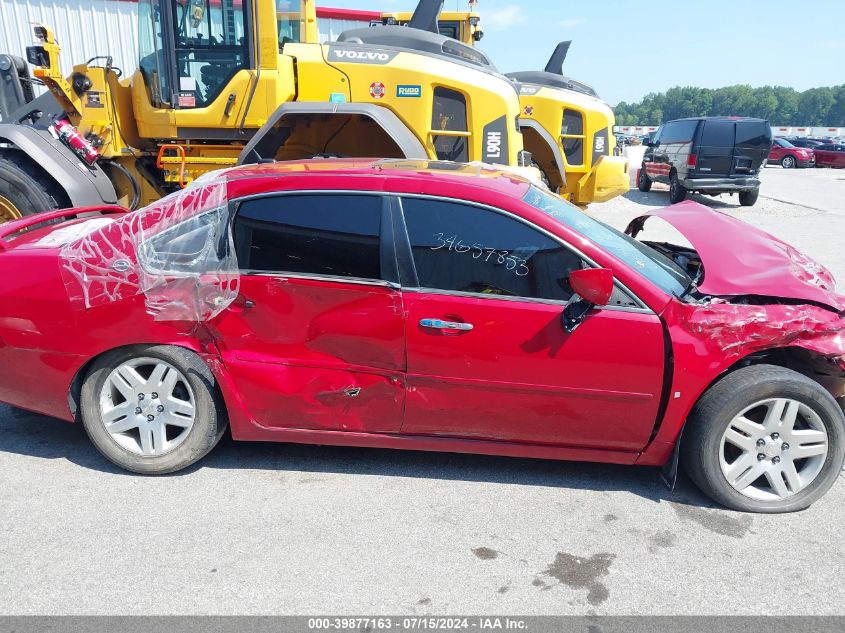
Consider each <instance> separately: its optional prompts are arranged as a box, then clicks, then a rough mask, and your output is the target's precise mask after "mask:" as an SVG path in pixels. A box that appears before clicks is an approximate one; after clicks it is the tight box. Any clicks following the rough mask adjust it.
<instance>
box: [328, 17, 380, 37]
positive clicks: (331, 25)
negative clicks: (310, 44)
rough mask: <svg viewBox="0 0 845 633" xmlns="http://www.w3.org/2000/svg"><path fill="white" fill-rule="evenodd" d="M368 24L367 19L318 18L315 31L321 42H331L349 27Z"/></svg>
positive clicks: (362, 26)
mask: <svg viewBox="0 0 845 633" xmlns="http://www.w3.org/2000/svg"><path fill="white" fill-rule="evenodd" d="M368 26H370V22H369V20H340V19H337V18H318V19H317V32H318V33H319V34H320V41H321V42H333V41H334V40H336V39H337V36H338V35H340V34H341V33H343V32H344V31H348V30H350V29H360V28H364V27H368Z"/></svg>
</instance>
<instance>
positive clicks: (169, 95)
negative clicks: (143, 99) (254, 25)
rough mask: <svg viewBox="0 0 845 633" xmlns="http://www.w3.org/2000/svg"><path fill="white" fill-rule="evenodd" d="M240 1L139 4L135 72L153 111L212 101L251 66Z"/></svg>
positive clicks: (245, 14) (168, 0)
mask: <svg viewBox="0 0 845 633" xmlns="http://www.w3.org/2000/svg"><path fill="white" fill-rule="evenodd" d="M248 7H249V3H248V2H244V0H140V2H139V6H138V26H139V33H138V35H139V38H138V39H139V53H140V60H139V64H138V66H139V68H140V71H141V73H142V75H143V78H144V84H145V86H146V87H147V90H148V94H149V97H150V101H151V103H152V104H153V105H156V106H168V105H169V106H170V107H173V108H197V107H204V106H207V105H208V104H209V103H211V102H212V101H214V100H215V99H216V98H217V97H218V96H219V95H220V93H221V92H222V91H223V88H224V87H225V86H226V84H227V83H228V82H229V81H230V80H231V79H232V77H234V76H235V74H237V73H238V71H240V70H244V69H247V68H251V67H253V65H254V60H253V58H252V54H251V52H252V43H251V41H250V37H249V34H250V29H249V28H248V27H249V24H250V20H251V16H250V15H249V10H248Z"/></svg>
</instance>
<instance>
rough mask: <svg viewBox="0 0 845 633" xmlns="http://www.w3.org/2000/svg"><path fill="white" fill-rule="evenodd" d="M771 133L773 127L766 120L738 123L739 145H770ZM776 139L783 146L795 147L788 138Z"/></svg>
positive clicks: (737, 138) (737, 141)
mask: <svg viewBox="0 0 845 633" xmlns="http://www.w3.org/2000/svg"><path fill="white" fill-rule="evenodd" d="M705 129H706V128H705ZM771 134H772V132H771V128H770V127H769V124H768V123H766V122H765V121H740V122H738V123H737V124H736V145H737V147H764V146H765V147H768V146H769V144H770V142H771V138H772V136H771ZM776 140H777V142H778V145H780V146H781V147H794V146H793V145H792V143H790V142H789V141H787V140H786V139H782V138H779V139H776Z"/></svg>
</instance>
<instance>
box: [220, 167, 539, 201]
mask: <svg viewBox="0 0 845 633" xmlns="http://www.w3.org/2000/svg"><path fill="white" fill-rule="evenodd" d="M215 177H217V178H225V179H226V180H227V181H228V182H229V190H230V197H236V196H238V195H248V194H249V193H256V192H262V191H263V192H267V193H270V192H273V191H283V190H289V189H298V188H303V187H313V188H315V189H331V188H333V187H336V186H337V184H338V180H337V179H338V178H343V179H344V181H343V187H342V188H344V189H346V188H349V189H352V190H356V189H360V190H364V191H366V190H372V191H382V190H389V191H392V192H397V193H416V192H419V189H420V185H421V184H422V183H425V186H426V189H431V188H432V187H435V188H436V189H437V190H438V191H439V190H440V189H442V190H443V193H444V194H449V193H454V192H456V191H464V190H468V188H469V189H471V188H472V187H473V186H474V187H480V188H483V189H486V190H488V191H489V190H492V191H495V192H497V193H499V194H504V195H508V196H513V197H520V198H521V197H522V196H523V195H525V192H526V191H527V190H528V187H529V185H530V184H531V183H530V181H529V180H528V179H527V178H525V177H524V176H522V175H520V174H519V173H518V172H517V171H516V170H515V169H514V168H511V167H508V166H505V165H490V164H485V163H455V162H451V161H436V160H427V159H372V158H329V159H305V160H296V161H279V162H274V163H262V164H257V165H244V166H241V167H235V168H231V169H226V170H223V171H221V172H217V176H215ZM349 177H356V178H358V179H364V182H361V181H358V184H355V183H353V182H352V180H351V179H350V178H349ZM280 178H281V179H284V181H283V182H280ZM370 179H372V181H373V182H372V189H368V187H367V185H366V181H369V180H370ZM385 180H389V181H390V187H389V188H387V187H384V186H382V185H378V184H376V181H385ZM468 197H469V198H472V197H473V196H468Z"/></svg>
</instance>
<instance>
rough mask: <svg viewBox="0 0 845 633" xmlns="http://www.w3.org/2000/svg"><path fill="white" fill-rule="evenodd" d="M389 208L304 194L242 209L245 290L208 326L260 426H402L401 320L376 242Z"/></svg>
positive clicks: (386, 259)
mask: <svg viewBox="0 0 845 633" xmlns="http://www.w3.org/2000/svg"><path fill="white" fill-rule="evenodd" d="M384 204H385V203H384V198H383V197H381V196H378V195H371V194H366V193H364V194H354V193H311V194H296V195H275V196H271V197H258V198H254V199H249V200H244V201H242V202H241V203H240V205H239V206H238V209H237V212H236V215H235V219H234V223H233V231H234V241H235V248H236V250H237V253H238V261H239V264H240V268H241V289H240V295H239V297H238V299H237V300H236V301H235V303H234V304H233V305H232V306H231V307H230V308H229V310H227V311H226V312H225V313H224V314H222V315H221V316H220V318H219V319H217V320H216V321H214V322H213V323H211V324H210V326H211V328H212V330H213V331H214V333H215V335H216V338H217V344H218V346H219V348H220V352H221V356H222V358H223V362H224V363H225V364H226V366H227V367H228V369H229V372H230V373H231V375H232V379H233V380H234V382H235V383H236V386H237V388H238V390H239V392H240V394H241V396H242V398H243V406H245V407H246V408H247V410H248V414H249V416H250V418H251V419H252V420H254V421H255V422H257V423H259V424H261V425H262V426H266V427H277V428H278V427H284V428H298V429H320V430H337V431H361V432H390V431H398V430H399V427H400V426H401V418H402V409H403V404H404V390H403V387H402V384H403V380H402V374H403V372H404V369H405V349H404V320H403V316H402V304H401V294H400V292H399V290H398V285H397V284H395V283H393V282H392V279H393V275H394V274H395V273H394V272H392V270H391V265H390V262H391V261H393V262H395V259H393V257H392V251H387V250H385V249H387V248H388V246H386V244H387V243H389V242H392V240H382V239H381V236H382V233H383V227H384V226H385V223H384V222H383V221H382V218H383V216H384V214H385V213H387V211H386V209H385V208H384ZM387 224H388V225H389V222H388V223H387ZM394 268H395V265H394Z"/></svg>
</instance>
